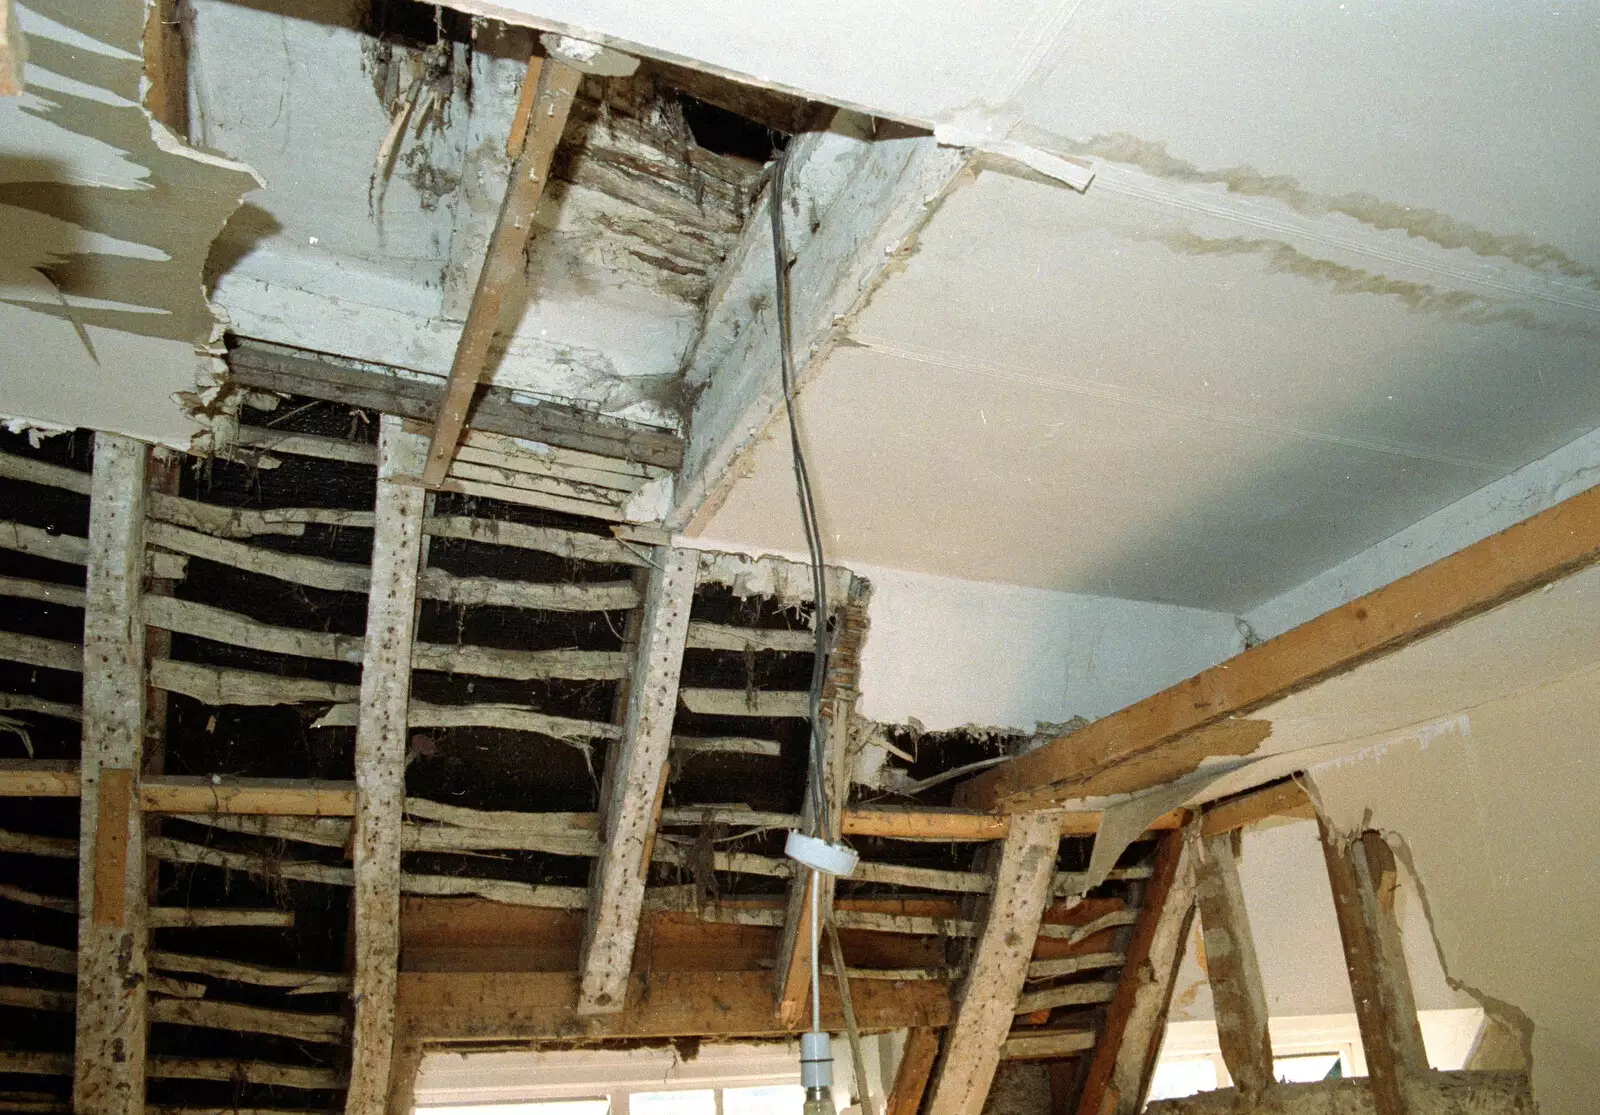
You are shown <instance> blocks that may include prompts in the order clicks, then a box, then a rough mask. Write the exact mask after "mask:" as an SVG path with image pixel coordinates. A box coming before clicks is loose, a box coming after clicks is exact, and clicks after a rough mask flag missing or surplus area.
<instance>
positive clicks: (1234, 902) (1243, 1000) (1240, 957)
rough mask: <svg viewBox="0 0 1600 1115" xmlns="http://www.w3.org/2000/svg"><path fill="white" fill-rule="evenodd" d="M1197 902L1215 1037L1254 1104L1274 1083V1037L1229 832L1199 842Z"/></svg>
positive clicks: (1237, 1083) (1241, 1088)
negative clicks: (1271, 1032)
mask: <svg viewBox="0 0 1600 1115" xmlns="http://www.w3.org/2000/svg"><path fill="white" fill-rule="evenodd" d="M1195 901H1196V903H1197V905H1198V906H1199V909H1200V929H1201V932H1202V933H1203V934H1204V938H1205V946H1206V977H1207V979H1209V980H1210V983H1211V1001H1212V1002H1213V1003H1214V1004H1215V1007H1216V1016H1217V1041H1218V1042H1219V1043H1220V1044H1221V1047H1222V1058H1223V1060H1224V1061H1225V1062H1226V1063H1227V1066H1228V1072H1229V1074H1231V1075H1232V1077H1233V1085H1234V1087H1235V1088H1237V1089H1239V1093H1240V1095H1242V1096H1245V1097H1247V1099H1248V1102H1249V1104H1250V1105H1251V1106H1253V1105H1254V1104H1255V1102H1256V1101H1257V1100H1258V1099H1259V1098H1260V1097H1261V1096H1262V1095H1264V1094H1265V1093H1266V1092H1267V1090H1268V1089H1270V1088H1271V1087H1272V1085H1273V1079H1274V1078H1273V1071H1272V1038H1271V1036H1270V1035H1269V1034H1268V1032H1267V996H1266V992H1265V991H1264V990H1263V988H1262V984H1261V964H1260V961H1258V960H1257V958H1256V943H1255V935H1254V934H1253V933H1251V931H1250V916H1249V914H1248V913H1247V911H1246V910H1245V903H1244V888H1243V887H1242V886H1241V885H1240V883H1239V867H1238V864H1237V863H1236V862H1235V861H1234V853H1233V836H1232V834H1231V833H1226V832H1224V833H1222V834H1220V835H1218V836H1213V837H1210V838H1209V839H1204V840H1200V841H1199V848H1198V851H1197V854H1196V856H1195Z"/></svg>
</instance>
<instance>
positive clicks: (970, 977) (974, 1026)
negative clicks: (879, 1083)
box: [928, 814, 1061, 1115]
mask: <svg viewBox="0 0 1600 1115" xmlns="http://www.w3.org/2000/svg"><path fill="white" fill-rule="evenodd" d="M1060 845H1061V828H1060V824H1059V822H1058V821H1057V819H1056V818H1055V817H1053V816H1049V815H1045V814H1019V815H1018V816H1016V817H1014V818H1013V819H1012V822H1011V831H1010V832H1009V833H1007V834H1006V838H1005V841H1004V843H1002V844H1001V846H1000V855H999V863H998V865H997V866H996V868H995V885H994V893H993V895H991V896H990V898H989V901H988V904H987V909H986V910H985V913H984V918H983V931H982V934H981V935H980V936H979V938H978V943H977V947H976V949H975V951H974V952H973V957H972V964H971V966H970V968H969V969H968V972H967V978H966V982H965V983H964V984H963V987H962V991H961V995H960V1001H961V1006H960V1008H959V1010H958V1011H957V1012H956V1018H955V1022H954V1024H953V1025H952V1026H951V1029H950V1034H949V1037H948V1039H947V1040H946V1042H945V1051H944V1056H943V1058H942V1059H941V1060H940V1063H939V1071H938V1075H937V1076H936V1077H935V1079H934V1081H933V1094H932V1096H931V1097H930V1098H929V1100H928V1112H929V1115H978V1112H980V1111H981V1110H982V1109H983V1103H984V1100H985V1099H986V1098H987V1096H988V1094H989V1085H990V1083H991V1082H992V1081H993V1080H994V1073H995V1069H996V1068H997V1067H998V1066H999V1063H1000V1053H1001V1047H1002V1046H1003V1045H1004V1044H1005V1042H1006V1039H1007V1037H1008V1035H1009V1034H1010V1032H1011V1023H1012V1018H1013V1016H1014V1015H1015V1014H1016V1013H1017V1011H1016V1007H1017V1000H1018V997H1019V996H1020V995H1021V993H1022V987H1023V983H1024V981H1025V980H1026V979H1027V976H1028V962H1029V960H1030V959H1031V958H1032V956H1033V946H1034V941H1035V940H1036V939H1037V937H1038V935H1039V926H1040V923H1041V922H1042V920H1043V918H1044V911H1045V907H1046V906H1047V905H1048V904H1049V901H1050V887H1051V883H1052V882H1053V881H1054V879H1055V867H1056V851H1057V849H1058V848H1059V847H1060Z"/></svg>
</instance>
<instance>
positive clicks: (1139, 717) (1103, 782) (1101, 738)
mask: <svg viewBox="0 0 1600 1115" xmlns="http://www.w3.org/2000/svg"><path fill="white" fill-rule="evenodd" d="M1597 558H1600V488H1591V489H1590V490H1588V491H1586V492H1584V493H1582V494H1580V495H1576V496H1573V497H1572V498H1571V499H1568V500H1566V501H1564V502H1562V503H1559V504H1557V505H1556V506H1555V507H1552V508H1550V509H1549V510H1547V511H1543V512H1541V513H1539V514H1538V515H1535V516H1533V517H1532V518H1530V519H1527V520H1526V521H1524V522H1521V523H1518V524H1517V525H1515V526H1512V527H1508V528H1507V529H1505V530H1503V531H1501V532H1500V533H1499V534H1495V535H1491V536H1490V537H1488V538H1485V539H1483V540H1482V541H1480V542H1475V543H1473V544H1472V545H1470V546H1468V547H1466V548H1465V549H1463V550H1460V551H1458V552H1457V553H1454V554H1451V555H1450V556H1449V557H1446V558H1442V559H1440V560H1439V561H1436V562H1434V563H1433V564H1432V565H1428V566H1424V567H1423V568H1422V569H1419V570H1417V571H1416V572H1415V573H1412V574H1409V575H1408V576H1405V577H1402V578H1400V579H1399V580H1397V581H1395V582H1393V583H1392V584H1389V585H1385V586H1384V587H1383V588H1380V589H1377V590H1375V591H1373V592H1370V593H1368V594H1367V595H1366V596H1363V597H1361V598H1360V599H1358V600H1353V601H1351V602H1350V603H1348V604H1345V605H1343V606H1342V607H1339V608H1335V609H1333V610H1332V611H1330V612H1326V613H1324V614H1323V615H1321V616H1318V617H1317V618H1316V619H1313V620H1311V621H1309V622H1307V623H1304V624H1302V625H1300V626H1299V627H1296V628H1295V629H1294V630H1292V631H1288V632H1286V633H1284V634H1282V635H1279V636H1278V637H1277V638H1275V639H1270V640H1268V641H1267V642H1265V643H1262V644H1261V645H1260V646H1257V647H1252V648H1251V649H1249V650H1247V651H1245V652H1244V653H1242V654H1239V655H1236V656H1234V657H1233V658H1230V659H1228V660H1227V661H1226V662H1223V663H1221V664H1220V665H1217V666H1213V667H1212V668H1211V669H1209V670H1204V671H1202V672H1201V673H1199V674H1196V675H1195V676H1194V677H1192V678H1189V679H1188V680H1187V681H1183V682H1180V683H1178V684H1177V685H1174V686H1172V687H1171V688H1169V689H1164V690H1162V691H1161V692H1160V693H1157V694H1155V695H1154V696H1152V697H1148V698H1146V699H1145V700H1143V701H1140V702H1138V703H1137V704H1133V705H1129V706H1128V707H1127V708H1125V709H1122V710H1121V711H1120V712H1115V713H1112V714H1111V715H1110V716H1107V717H1104V718H1102V719H1100V720H1096V721H1095V722H1094V723H1092V724H1090V725H1088V726H1087V727H1085V728H1083V729H1081V730H1079V731H1077V732H1074V733H1073V734H1072V735H1071V737H1064V738H1062V739H1058V740H1054V741H1052V742H1051V743H1048V744H1046V745H1045V746H1043V747H1041V748H1039V749H1038V750H1035V751H1031V752H1029V753H1028V754H1026V755H1022V756H1019V757H1017V758H1015V759H1012V760H1011V761H1010V762H1008V763H1006V764H1004V765H1003V766H999V767H996V768H995V769H994V770H991V771H986V772H984V773H983V774H981V775H979V776H978V777H976V778H974V779H973V780H972V781H970V782H968V783H966V784H965V785H964V786H962V788H961V790H960V792H959V793H958V795H957V800H958V802H959V803H960V804H962V805H965V806H968V807H973V808H980V809H982V808H991V807H995V806H999V807H1001V808H1004V809H1025V808H1039V807H1041V806H1043V805H1046V804H1048V803H1051V802H1059V801H1062V800H1065V799H1067V798H1075V797H1092V796H1095V795H1097V794H1108V793H1118V792H1124V791H1135V790H1140V789H1144V788H1147V787H1150V786H1156V785H1160V784H1162V783H1165V782H1170V781H1173V780H1174V779H1176V778H1179V777H1181V776H1183V775H1185V774H1188V773H1189V772H1191V771H1193V770H1194V769H1195V768H1196V767H1198V766H1199V764H1200V763H1201V762H1202V761H1203V760H1204V759H1206V758H1208V757H1212V756H1221V755H1239V754H1247V753H1249V752H1250V751H1253V750H1254V749H1255V747H1256V745H1257V744H1259V743H1260V742H1261V740H1262V739H1264V738H1265V735H1266V730H1268V729H1270V725H1268V724H1265V723H1264V722H1262V721H1255V720H1248V719H1244V718H1245V717H1248V716H1249V715H1250V714H1251V713H1252V712H1255V711H1256V710H1258V709H1260V708H1262V707H1263V706H1265V705H1267V704H1269V703H1270V702H1272V701H1275V700H1278V699H1279V698H1281V697H1285V696H1287V695H1289V694H1291V693H1294V692H1297V691H1298V690H1301V689H1304V688H1305V687H1307V686H1309V685H1312V684H1315V683H1316V682H1319V681H1323V680H1325V679H1327V678H1330V677H1334V676H1337V675H1339V674H1342V673H1345V672H1347V671H1349V670H1351V669H1354V668H1355V667H1356V666H1359V665H1361V664H1362V663H1364V662H1369V661H1372V660H1373V659H1375V658H1379V657H1382V656H1383V655H1385V654H1389V653H1391V652H1393V651H1395V650H1398V649H1399V648H1401V647H1403V646H1405V645H1406V644H1407V643H1410V642H1412V641H1413V640H1415V639H1419V638H1421V637H1423V636H1425V635H1429V634H1432V633H1434V632H1436V631H1441V630H1444V629H1445V628H1448V627H1451V626H1453V625H1454V624H1457V623H1460V622H1461V621H1462V620H1465V619H1469V618H1471V617H1472V616H1475V615H1478V614H1479V613H1481V612H1483V611H1486V610H1487V609H1489V608H1492V607H1494V606H1495V605H1497V604H1502V603H1504V602H1505V601H1507V600H1511V599H1514V598H1516V597H1518V596H1522V595H1524V594H1526V593H1528V592H1531V591H1533V590H1534V589H1537V588H1540V587H1542V586H1544V585H1547V584H1550V583H1551V582H1553V581H1556V580H1558V579H1560V578H1561V577H1564V576H1567V575H1568V574H1571V573H1573V572H1575V571H1577V570H1579V569H1581V568H1583V567H1585V566H1587V565H1590V564H1592V563H1593V562H1594V561H1595V560H1596V559H1597Z"/></svg>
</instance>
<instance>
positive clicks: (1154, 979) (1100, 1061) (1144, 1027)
mask: <svg viewBox="0 0 1600 1115" xmlns="http://www.w3.org/2000/svg"><path fill="white" fill-rule="evenodd" d="M1193 920H1194V854H1193V850H1192V848H1191V845H1190V841H1189V839H1188V837H1187V835H1186V834H1185V833H1184V832H1182V831H1179V832H1171V833H1168V834H1167V835H1166V836H1164V837H1162V838H1161V843H1160V844H1159V845H1158V846H1157V849H1156V865H1155V874H1154V875H1153V876H1151V879H1150V883H1149V885H1148V887H1147V889H1146V890H1145V898H1144V909H1143V912H1142V913H1141V915H1140V917H1139V921H1138V923H1137V924H1136V925H1135V926H1134V930H1133V940H1132V942H1131V943H1130V944H1129V945H1128V960H1127V963H1126V964H1124V965H1123V968H1122V981H1121V982H1120V983H1118V984H1117V992H1116V995H1115V996H1114V997H1113V998H1112V1000H1111V1002H1110V1004H1109V1005H1108V1006H1107V1008H1106V1020H1105V1025H1104V1026H1102V1027H1101V1030H1100V1040H1099V1041H1098V1042H1096V1043H1095V1048H1094V1057H1093V1059H1092V1060H1091V1061H1090V1062H1089V1071H1088V1075H1087V1076H1086V1078H1085V1080H1084V1085H1083V1092H1082V1093H1081V1094H1080V1096H1079V1098H1078V1115H1135V1113H1136V1112H1138V1111H1140V1110H1141V1109H1142V1108H1143V1107H1144V1098H1145V1095H1146V1093H1147V1092H1148V1091H1149V1090H1150V1076H1151V1074H1152V1073H1153V1072H1154V1071H1155V1065H1156V1056H1157V1055H1158V1054H1159V1053H1160V1052H1161V1038H1162V1035H1163V1034H1164V1033H1165V1032H1166V1023H1167V1008H1168V1007H1169V1006H1170V1005H1171V1003H1172V985H1173V983H1174V981H1175V980H1176V979H1177V975H1178V964H1179V962H1180V961H1181V960H1182V959H1183V946H1184V944H1185V942H1187V941H1188V939H1189V926H1190V924H1191V922H1193Z"/></svg>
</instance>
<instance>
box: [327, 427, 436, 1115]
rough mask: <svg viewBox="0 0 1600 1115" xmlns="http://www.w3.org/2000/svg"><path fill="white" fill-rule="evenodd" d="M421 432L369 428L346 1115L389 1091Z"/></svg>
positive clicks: (378, 1107) (367, 1114) (372, 1108)
mask: <svg viewBox="0 0 1600 1115" xmlns="http://www.w3.org/2000/svg"><path fill="white" fill-rule="evenodd" d="M422 450H423V447H422V443H421V439H420V438H417V437H414V436H413V435H409V434H406V433H404V432H403V431H402V430H401V428H400V420H399V419H398V418H394V417H391V416H385V417H384V419H383V424H382V426H381V427H380V430H379V434H378V495H377V505H376V514H377V525H376V526H375V528H374V530H373V539H372V589H371V592H370V594H369V596H368V600H367V635H366V652H365V655H364V659H365V661H364V664H363V666H362V670H361V713H360V717H359V719H358V720H357V722H356V756H355V763H356V802H355V827H354V840H353V842H352V843H353V855H352V860H353V874H354V884H355V921H354V937H355V979H354V991H353V993H352V998H353V999H354V1001H355V1025H354V1027H353V1033H352V1048H351V1060H350V1090H349V1093H348V1095H347V1098H346V1102H345V1110H346V1111H347V1112H349V1115H377V1113H379V1112H381V1111H382V1110H383V1107H384V1104H385V1103H386V1102H387V1100H388V1096H389V1057H390V1047H391V1044H392V1042H393V1040H394V1003H395V976H396V971H397V969H398V967H399V960H400V925H399V922H400V886H401V877H400V851H401V828H402V823H403V813H404V808H405V763H406V759H405V755H406V742H407V740H408V739H409V735H408V733H407V731H406V710H407V706H408V704H409V702H410V697H411V645H412V632H413V627H414V623H415V616H416V602H417V581H418V563H419V560H420V558H421V551H422V516H423V505H424V497H425V493H424V492H423V490H422V489H421V488H419V487H417V486H415V485H414V484H410V483H402V482H398V481H397V480H396V477H398V476H414V475H415V474H416V470H417V469H418V467H419V466H420V464H421V461H420V457H421V454H422Z"/></svg>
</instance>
